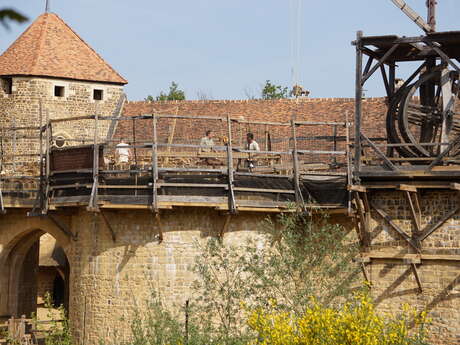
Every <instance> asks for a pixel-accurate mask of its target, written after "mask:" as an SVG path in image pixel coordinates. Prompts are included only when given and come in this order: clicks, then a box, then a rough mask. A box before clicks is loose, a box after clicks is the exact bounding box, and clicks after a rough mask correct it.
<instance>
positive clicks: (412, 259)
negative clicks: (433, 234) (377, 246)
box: [361, 252, 460, 264]
mask: <svg viewBox="0 0 460 345" xmlns="http://www.w3.org/2000/svg"><path fill="white" fill-rule="evenodd" d="M361 256H362V257H368V258H369V259H386V260H393V259H394V260H405V262H407V263H416V264H419V263H421V262H422V261H421V260H434V261H436V260H439V261H460V255H456V254H452V255H449V254H401V253H388V252H370V253H362V254H361Z"/></svg>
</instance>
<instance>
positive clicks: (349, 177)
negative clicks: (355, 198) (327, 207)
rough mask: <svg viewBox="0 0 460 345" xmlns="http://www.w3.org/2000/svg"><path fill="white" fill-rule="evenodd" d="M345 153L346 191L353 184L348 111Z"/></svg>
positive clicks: (349, 205)
mask: <svg viewBox="0 0 460 345" xmlns="http://www.w3.org/2000/svg"><path fill="white" fill-rule="evenodd" d="M345 121H346V122H345V139H346V142H345V151H346V161H347V162H346V164H347V189H348V188H349V187H350V186H351V185H352V183H353V170H352V168H351V165H352V162H351V150H350V149H351V148H350V124H349V123H348V111H347V112H345ZM348 215H351V191H350V190H348Z"/></svg>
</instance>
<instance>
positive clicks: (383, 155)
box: [361, 133, 399, 171]
mask: <svg viewBox="0 0 460 345" xmlns="http://www.w3.org/2000/svg"><path fill="white" fill-rule="evenodd" d="M361 137H362V138H363V139H364V140H365V141H367V142H368V144H369V145H370V147H371V148H372V149H373V150H374V151H375V153H377V156H379V157H380V158H381V159H382V160H383V162H384V165H386V166H387V167H388V168H389V169H390V170H393V171H398V170H399V169H398V168H397V167H396V166H395V165H394V164H393V163H392V162H391V160H389V159H388V157H387V156H386V155H385V154H384V153H383V152H382V151H381V150H380V149H379V148H378V147H377V146H375V144H374V143H373V142H372V141H371V140H370V139H369V138H368V137H366V136H365V135H364V134H363V133H361Z"/></svg>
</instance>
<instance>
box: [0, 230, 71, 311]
mask: <svg viewBox="0 0 460 345" xmlns="http://www.w3.org/2000/svg"><path fill="white" fill-rule="evenodd" d="M18 225H19V224H18ZM40 225H42V224H40ZM44 228H45V227H40V228H35V229H30V230H24V231H20V230H17V229H18V228H16V231H15V232H16V234H15V235H16V236H10V237H11V239H10V240H9V241H8V242H7V243H6V244H5V239H4V238H3V239H1V238H0V318H6V317H11V316H14V317H20V316H21V315H26V316H27V317H30V316H31V314H32V313H33V312H36V311H37V293H38V274H39V263H40V254H39V252H40V238H41V237H42V236H43V235H44V234H50V235H51V236H52V237H53V238H55V239H56V243H59V244H60V248H62V247H63V246H65V245H67V244H68V243H67V242H65V243H63V244H61V243H60V240H61V241H62V239H64V240H65V237H63V236H62V234H60V233H56V229H54V228H52V229H50V230H49V231H45V230H42V229H44ZM56 234H57V235H56ZM12 235H13V234H12ZM62 253H63V255H64V256H65V260H64V262H65V264H64V265H62V266H60V267H57V272H59V274H60V276H61V277H62V279H63V281H64V291H61V292H60V294H61V296H62V301H63V304H64V306H65V307H66V308H68V305H69V303H68V301H69V277H70V265H69V260H68V257H67V253H65V250H64V249H62Z"/></svg>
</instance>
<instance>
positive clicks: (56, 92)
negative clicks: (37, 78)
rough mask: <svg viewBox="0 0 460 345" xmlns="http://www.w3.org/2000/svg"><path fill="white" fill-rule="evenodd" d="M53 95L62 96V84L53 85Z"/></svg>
mask: <svg viewBox="0 0 460 345" xmlns="http://www.w3.org/2000/svg"><path fill="white" fill-rule="evenodd" d="M54 96H56V97H64V86H55V87H54Z"/></svg>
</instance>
